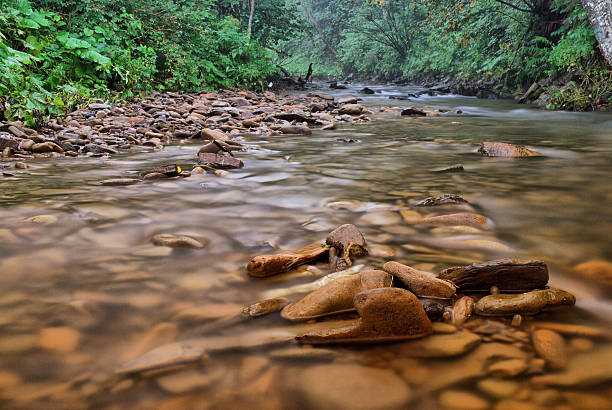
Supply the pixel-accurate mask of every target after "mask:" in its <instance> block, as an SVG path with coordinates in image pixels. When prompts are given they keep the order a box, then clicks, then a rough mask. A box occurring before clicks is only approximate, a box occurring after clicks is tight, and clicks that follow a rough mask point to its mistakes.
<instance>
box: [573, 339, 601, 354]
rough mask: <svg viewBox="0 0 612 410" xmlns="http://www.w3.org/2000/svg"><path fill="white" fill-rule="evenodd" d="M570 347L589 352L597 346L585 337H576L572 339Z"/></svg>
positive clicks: (577, 350) (574, 349) (576, 350)
mask: <svg viewBox="0 0 612 410" xmlns="http://www.w3.org/2000/svg"><path fill="white" fill-rule="evenodd" d="M569 347H570V350H571V351H574V352H588V351H591V350H593V349H594V348H595V343H594V342H593V341H592V340H591V339H587V338H585V337H576V338H574V339H572V340H570V343H569Z"/></svg>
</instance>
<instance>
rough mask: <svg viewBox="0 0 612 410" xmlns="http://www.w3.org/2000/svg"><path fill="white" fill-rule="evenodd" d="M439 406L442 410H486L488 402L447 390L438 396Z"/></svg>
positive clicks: (471, 395) (477, 397)
mask: <svg viewBox="0 0 612 410" xmlns="http://www.w3.org/2000/svg"><path fill="white" fill-rule="evenodd" d="M439 400H440V405H441V407H442V408H444V409H456V410H486V409H488V408H489V402H488V401H487V400H485V399H483V398H482V397H479V396H477V395H475V394H474V393H470V392H467V391H460V390H447V391H445V392H443V393H442V394H440V399H439Z"/></svg>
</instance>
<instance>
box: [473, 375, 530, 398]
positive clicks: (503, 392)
mask: <svg viewBox="0 0 612 410" xmlns="http://www.w3.org/2000/svg"><path fill="white" fill-rule="evenodd" d="M477 386H478V389H479V390H480V391H481V392H483V393H484V394H486V395H487V396H489V397H491V398H494V399H503V398H506V397H511V396H512V395H514V394H515V393H516V392H517V391H518V389H519V388H520V384H519V383H518V382H516V381H514V380H499V379H484V380H481V381H479V382H478V385H477Z"/></svg>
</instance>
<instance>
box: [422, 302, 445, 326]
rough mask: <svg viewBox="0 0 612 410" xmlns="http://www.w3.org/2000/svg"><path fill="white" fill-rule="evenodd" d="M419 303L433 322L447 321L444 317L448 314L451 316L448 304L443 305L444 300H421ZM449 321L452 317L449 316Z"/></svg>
mask: <svg viewBox="0 0 612 410" xmlns="http://www.w3.org/2000/svg"><path fill="white" fill-rule="evenodd" d="M419 302H421V306H423V309H424V310H425V313H426V314H427V317H428V318H429V320H431V321H440V320H446V319H445V316H444V315H445V314H446V313H448V314H449V315H450V312H447V311H446V306H447V304H446V303H443V302H444V301H443V300H440V299H430V298H420V299H419ZM449 319H450V316H449Z"/></svg>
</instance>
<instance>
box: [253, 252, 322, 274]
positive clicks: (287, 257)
mask: <svg viewBox="0 0 612 410" xmlns="http://www.w3.org/2000/svg"><path fill="white" fill-rule="evenodd" d="M328 251H329V249H328V248H326V247H324V246H321V245H312V246H308V247H306V248H303V249H299V250H297V251H285V252H282V253H279V254H275V255H261V256H256V257H254V258H253V259H251V261H250V262H249V263H248V264H247V266H246V270H247V271H248V272H249V275H251V276H255V277H258V278H262V277H267V276H272V275H277V274H279V273H282V272H286V271H288V270H291V269H293V268H296V267H298V266H300V265H304V264H306V263H312V262H315V261H317V260H319V259H322V258H324V257H325V256H327V253H328Z"/></svg>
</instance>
